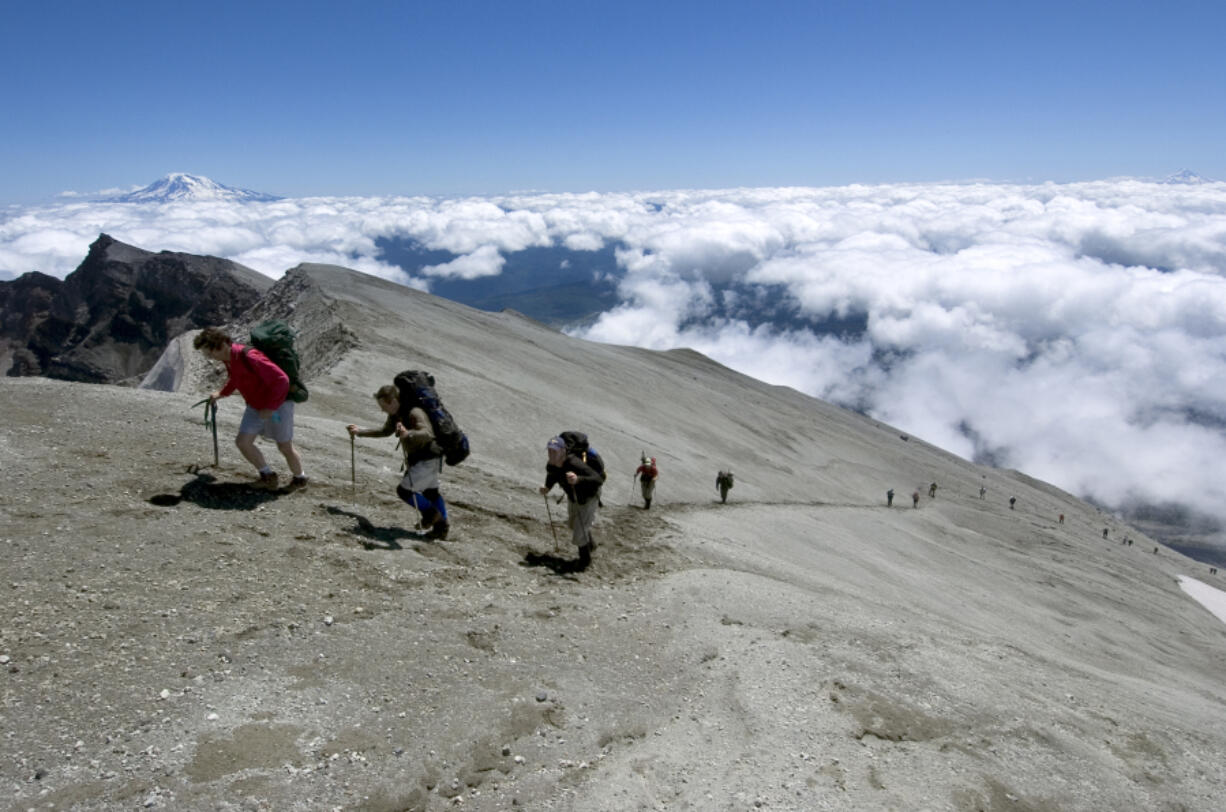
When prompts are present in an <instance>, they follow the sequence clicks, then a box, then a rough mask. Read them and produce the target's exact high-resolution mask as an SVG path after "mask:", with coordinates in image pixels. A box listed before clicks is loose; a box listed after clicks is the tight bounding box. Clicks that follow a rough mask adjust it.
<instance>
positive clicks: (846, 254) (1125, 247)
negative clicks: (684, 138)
mask: <svg viewBox="0 0 1226 812" xmlns="http://www.w3.org/2000/svg"><path fill="white" fill-rule="evenodd" d="M101 232H105V233H108V234H110V235H111V236H113V237H115V238H116V239H118V240H121V241H123V242H127V243H131V244H133V245H137V246H140V247H142V248H146V249H149V250H172V251H186V252H191V253H197V254H212V255H216V256H222V257H227V258H230V259H233V260H235V261H237V262H240V263H242V264H244V265H247V266H250V267H252V268H255V269H256V270H259V271H262V272H264V273H266V274H268V275H270V276H273V277H277V276H280V275H281V274H282V273H283V272H284V271H285V270H286V269H288V268H290V267H293V266H294V265H297V264H298V263H300V262H324V263H333V264H338V265H344V266H347V267H350V268H355V269H357V270H361V271H365V272H367V273H372V274H376V275H379V276H382V277H386V278H389V279H393V280H396V281H399V282H402V283H404V284H409V285H413V286H414V287H418V288H422V289H429V286H430V283H431V282H432V281H433V280H435V279H438V278H443V277H462V278H467V279H472V278H480V277H482V276H489V275H494V274H498V273H499V272H500V271H501V269H502V267H503V262H504V257H505V255H506V254H508V253H510V252H514V251H519V250H523V249H525V248H529V247H546V246H557V247H564V248H568V249H571V250H574V251H591V250H596V249H599V248H601V247H603V246H606V245H616V246H617V247H618V249H617V259H618V264H619V266H620V269H621V271H622V272H623V274H624V275H623V276H622V277H621V281H620V298H621V303H620V304H619V305H618V306H617V307H615V308H614V309H612V310H610V311H608V312H606V313H604V314H603V315H601V316H600V317H599V318H598V319H597V320H596V321H595V322H594V323H593V324H590V325H589V326H588V327H586V328H584V329H583V330H582V331H581V332H579V334H580V335H582V336H584V337H586V338H590V339H594V340H597V341H604V342H614V343H621V344H633V345H638V346H642V347H649V348H653V349H667V348H672V347H680V346H686V347H692V348H694V349H697V350H698V351H700V352H703V353H705V354H707V355H709V356H711V357H713V358H715V359H717V360H718V361H720V362H722V363H724V364H726V365H728V366H730V367H732V368H734V369H737V370H740V371H742V372H745V373H747V374H750V375H753V376H754V377H757V378H760V379H763V380H766V381H769V382H772V383H778V384H786V385H790V386H793V387H795V388H797V389H799V390H801V391H804V392H806V393H809V394H812V395H816V396H818V397H821V398H824V399H828V400H832V401H835V402H838V403H842V404H845V405H850V406H853V407H856V408H859V409H861V410H863V411H865V412H867V413H869V414H871V415H872V416H874V417H875V418H877V419H880V420H882V421H885V422H888V423H891V424H893V425H895V426H897V427H899V428H901V429H903V430H906V431H909V432H911V433H913V434H916V435H917V436H920V437H923V438H924V439H926V440H929V441H931V442H933V443H936V444H938V445H940V446H942V447H944V448H946V449H949V450H950V451H953V452H955V453H957V454H960V455H962V456H964V457H966V458H968V459H977V460H988V461H992V462H994V463H996V464H998V465H1002V466H1007V467H1011V468H1017V469H1019V470H1022V471H1025V472H1026V473H1028V474H1030V475H1032V476H1035V477H1039V478H1041V479H1044V480H1047V481H1050V482H1053V483H1055V484H1057V485H1059V486H1061V487H1063V488H1066V489H1068V490H1070V491H1072V492H1074V493H1077V494H1079V495H1082V496H1089V497H1091V498H1094V499H1096V500H1099V501H1100V502H1103V503H1105V504H1108V505H1122V504H1127V503H1129V502H1135V501H1143V502H1148V503H1167V502H1173V503H1179V504H1182V505H1187V506H1190V507H1192V508H1194V509H1196V510H1198V511H1200V512H1203V513H1206V514H1209V515H1212V516H1216V517H1218V518H1219V519H1221V520H1223V521H1226V478H1223V477H1220V476H1218V475H1217V474H1218V471H1219V470H1220V468H1219V466H1220V461H1221V460H1222V459H1226V183H1194V184H1169V183H1153V182H1144V181H1138V180H1129V179H1124V180H1112V181H1102V182H1092V183H1076V184H1041V185H1006V184H995V183H970V184H923V185H884V186H847V187H837V188H770V189H729V190H711V191H667V192H652V193H638V194H596V193H591V194H519V195H505V196H499V197H485V198H446V199H444V198H425V197H380V198H306V199H287V200H278V201H274V202H265V203H225V202H219V201H197V202H178V203H167V204H152V205H135V204H122V203H100V202H88V201H84V200H69V201H67V202H64V203H61V204H57V205H47V206H39V207H23V208H14V207H10V208H8V209H6V210H3V211H2V213H0V272H3V271H8V272H9V273H10V274H20V273H22V272H25V271H29V270H38V271H43V272H45V273H49V274H52V275H54V276H60V277H62V276H64V275H66V274H67V273H68V272H70V271H71V270H72V269H73V268H75V267H76V266H77V265H78V264H79V263H80V262H81V260H82V259H83V257H84V256H85V253H86V250H87V247H88V245H89V244H90V243H91V242H92V241H93V240H94V239H95V238H96V237H97V236H98V234H99V233H101ZM389 237H394V238H401V239H412V240H416V241H417V242H419V243H421V244H422V245H423V246H425V247H426V248H430V249H442V250H447V251H450V252H453V253H454V254H456V255H458V258H457V259H456V260H454V261H452V262H448V263H446V264H441V265H436V266H432V267H430V268H428V269H425V270H424V271H422V272H420V273H418V274H416V275H415V276H413V277H410V276H409V275H408V274H406V273H405V272H404V271H402V270H401V269H400V268H397V267H394V266H391V265H388V264H386V263H384V262H381V261H379V259H378V257H379V256H380V253H379V250H378V248H377V246H376V241H377V240H379V239H380V238H389ZM755 291H776V292H779V291H783V292H784V293H785V294H786V295H785V297H784V298H785V300H786V301H787V302H788V304H789V305H790V307H791V308H792V309H793V310H794V312H795V313H796V314H798V315H800V316H803V317H807V318H809V319H811V320H813V321H820V320H822V319H826V318H830V317H853V318H860V319H861V321H860V323H862V324H866V325H867V327H866V329H864V330H862V331H852V332H850V333H845V334H843V335H831V334H818V333H816V332H814V331H812V330H809V329H803V328H802V327H798V326H796V324H797V323H796V322H794V321H793V322H789V324H791V326H790V327H788V328H781V327H779V326H776V325H772V324H761V323H758V324H753V323H752V320H746V319H741V318H737V317H736V316H735V315H728V314H730V313H733V314H734V313H736V312H737V311H738V308H740V309H741V312H744V308H745V307H752V301H753V297H754V292H755ZM733 299H736V301H732V300H733ZM865 320H866V321H865Z"/></svg>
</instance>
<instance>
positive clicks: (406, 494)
mask: <svg viewBox="0 0 1226 812" xmlns="http://www.w3.org/2000/svg"><path fill="white" fill-rule="evenodd" d="M375 402H376V403H378V404H379V408H380V409H381V410H382V411H383V413H384V414H386V415H387V419H386V420H385V421H384V423H383V426H382V427H381V428H377V429H363V428H359V427H358V426H356V425H354V424H352V423H351V424H349V426H347V427H346V428H347V430H348V431H349V436H350V437H390V436H391V435H393V434H395V435H396V437H398V438H399V443H398V447H399V448H400V450H401V451H403V453H404V476H403V477H402V478H401V480H400V484H399V485H397V486H396V495H397V496H399V497H400V498H401V499H402V500H403V501H404V502H405V503H407V504H409V505H411V506H412V507H415V508H417V510H418V513H419V514H420V521H419V522H418V527H419V528H420V529H421V530H423V531H425V532H426V534H427V538H431V539H436V540H440V541H441V540H442V539H445V538H447V534H448V532H449V531H450V529H451V523H450V520H449V518H448V516H447V503H446V502H445V501H444V500H443V494H442V492H441V491H440V490H439V487H440V477H441V474H442V472H443V464H444V462H445V463H446V464H448V465H458V464H459V463H460V462H462V461H463V460H464V459H465V458H466V457H467V456H468V438H467V437H466V436H465V435H464V433H463V432H462V431H460V429H459V427H458V426H457V425H456V423H455V420H454V419H452V417H451V414H450V413H449V412H448V411H447V410H446V409H445V408H443V405H442V402H441V401H440V400H439V398H438V393H437V392H436V391H435V389H434V378H433V376H431V375H429V374H428V373H425V372H420V371H418V370H409V371H406V372H402V373H400V374H399V375H397V376H396V378H395V381H394V383H392V384H389V385H387V386H382V387H380V388H379V391H377V392H375Z"/></svg>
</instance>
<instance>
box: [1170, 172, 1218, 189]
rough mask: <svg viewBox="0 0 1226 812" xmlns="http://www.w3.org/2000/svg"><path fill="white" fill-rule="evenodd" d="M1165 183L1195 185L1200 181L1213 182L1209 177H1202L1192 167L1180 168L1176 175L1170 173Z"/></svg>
mask: <svg viewBox="0 0 1226 812" xmlns="http://www.w3.org/2000/svg"><path fill="white" fill-rule="evenodd" d="M1162 182H1163V183H1184V184H1188V185H1194V184H1198V183H1213V181H1211V180H1209V178H1206V177H1202V176H1201V175H1198V174H1196V173H1195V172H1193V171H1192V170H1191V169H1180V170H1179V171H1178V172H1176V173H1175V174H1174V175H1170V176H1169V177H1167V179H1166V180H1164V181H1162Z"/></svg>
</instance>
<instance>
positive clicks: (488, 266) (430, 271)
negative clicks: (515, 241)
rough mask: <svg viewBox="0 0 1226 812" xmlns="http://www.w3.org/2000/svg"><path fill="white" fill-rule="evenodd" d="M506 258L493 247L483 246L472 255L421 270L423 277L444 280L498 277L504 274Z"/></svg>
mask: <svg viewBox="0 0 1226 812" xmlns="http://www.w3.org/2000/svg"><path fill="white" fill-rule="evenodd" d="M505 262H506V258H504V257H503V256H502V254H500V253H498V249H497V248H495V247H494V246H492V245H483V246H481V247H480V248H478V249H477V250H476V251H473V252H472V253H471V254H465V255H464V256H462V257H456V258H455V259H453V260H452V261H451V262H444V263H443V264H441V265H428V266H426V267H424V268H422V269H421V273H422V275H423V276H429V277H441V278H443V279H479V278H481V277H483V276H497V275H498V274H499V273H501V272H502V266H503V264H504V263H505Z"/></svg>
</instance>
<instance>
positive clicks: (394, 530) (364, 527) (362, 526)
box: [325, 506, 430, 550]
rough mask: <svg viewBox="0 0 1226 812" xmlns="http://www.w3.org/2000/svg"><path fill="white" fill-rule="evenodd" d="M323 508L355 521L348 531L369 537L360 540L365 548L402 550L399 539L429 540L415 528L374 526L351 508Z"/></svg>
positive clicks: (334, 514)
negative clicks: (354, 525)
mask: <svg viewBox="0 0 1226 812" xmlns="http://www.w3.org/2000/svg"><path fill="white" fill-rule="evenodd" d="M325 510H327V511H328V513H330V514H332V515H333V516H348V517H349V518H350V519H353V520H354V521H356V522H357V527H356V528H354V529H352V530H350V532H351V533H354V534H355V535H360V536H365V537H366V538H368V539H370V541H363V542H362V546H363V547H365V548H366V549H367V550H403V549H404V547H402V546H401V545H400V539H412V540H413V541H429V540H430V539H428V538H427V537H426V535H425V534H424V533H420V532H418V531H416V530H405V529H404V528H403V527H375V525H374V523H372V522H371V521H370V519H368V518H366V517H365V516H363V515H362V514H360V513H354V512H353V511H351V510H344V509H342V508H338V507H332V506H329V507H326V508H325Z"/></svg>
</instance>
